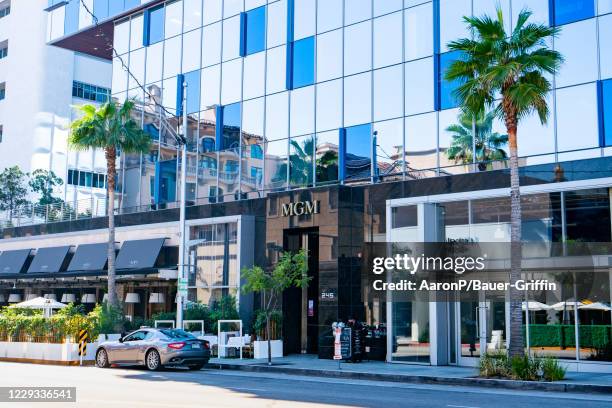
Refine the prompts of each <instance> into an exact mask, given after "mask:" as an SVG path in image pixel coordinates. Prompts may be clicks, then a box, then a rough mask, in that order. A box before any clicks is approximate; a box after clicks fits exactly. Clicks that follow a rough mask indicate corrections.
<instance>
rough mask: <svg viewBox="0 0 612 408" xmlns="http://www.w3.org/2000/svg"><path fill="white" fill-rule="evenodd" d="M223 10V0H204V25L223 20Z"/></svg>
mask: <svg viewBox="0 0 612 408" xmlns="http://www.w3.org/2000/svg"><path fill="white" fill-rule="evenodd" d="M222 10H223V0H205V1H204V10H203V11H204V13H203V14H204V25H207V24H210V23H214V22H215V21H219V20H221V13H222Z"/></svg>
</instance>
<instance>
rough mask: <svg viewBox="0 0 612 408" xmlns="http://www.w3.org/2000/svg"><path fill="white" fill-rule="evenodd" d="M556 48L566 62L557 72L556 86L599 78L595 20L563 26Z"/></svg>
mask: <svg viewBox="0 0 612 408" xmlns="http://www.w3.org/2000/svg"><path fill="white" fill-rule="evenodd" d="M555 48H556V49H557V51H559V52H560V53H561V54H562V55H563V56H564V57H565V62H564V63H563V65H562V66H561V69H560V70H559V73H558V74H557V82H556V86H558V87H563V86H568V85H575V84H579V83H584V82H590V81H594V80H596V79H597V64H596V61H597V32H596V24H595V20H587V21H580V22H578V23H574V24H568V25H566V26H564V27H563V30H562V31H561V34H559V37H558V38H557V39H556V40H555Z"/></svg>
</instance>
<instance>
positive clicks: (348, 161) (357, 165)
mask: <svg viewBox="0 0 612 408" xmlns="http://www.w3.org/2000/svg"><path fill="white" fill-rule="evenodd" d="M345 132H346V153H345V156H344V177H345V179H346V180H350V179H362V178H368V177H370V174H371V160H370V159H371V157H372V125H370V124H366V125H359V126H353V127H349V128H346V129H345Z"/></svg>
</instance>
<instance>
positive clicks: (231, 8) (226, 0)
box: [223, 0, 244, 18]
mask: <svg viewBox="0 0 612 408" xmlns="http://www.w3.org/2000/svg"><path fill="white" fill-rule="evenodd" d="M243 11H244V2H243V0H223V18H228V17H231V16H235V15H236V14H240V13H241V12H243Z"/></svg>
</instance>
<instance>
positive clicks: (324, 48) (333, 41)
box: [317, 30, 342, 82]
mask: <svg viewBox="0 0 612 408" xmlns="http://www.w3.org/2000/svg"><path fill="white" fill-rule="evenodd" d="M341 76H342V30H334V31H330V32H327V33H325V34H320V35H318V36H317V82H323V81H327V80H329V79H334V78H340V77H341Z"/></svg>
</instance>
